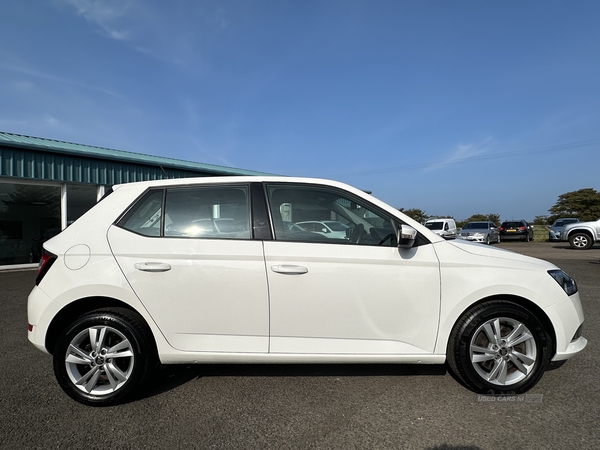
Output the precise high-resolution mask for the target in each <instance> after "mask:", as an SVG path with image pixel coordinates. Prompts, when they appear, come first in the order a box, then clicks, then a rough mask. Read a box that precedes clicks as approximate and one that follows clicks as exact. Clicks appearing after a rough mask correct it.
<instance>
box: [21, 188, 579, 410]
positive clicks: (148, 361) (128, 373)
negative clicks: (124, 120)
mask: <svg viewBox="0 0 600 450" xmlns="http://www.w3.org/2000/svg"><path fill="white" fill-rule="evenodd" d="M331 220H334V221H338V222H340V223H342V224H344V225H345V226H346V227H347V229H346V232H345V234H343V235H338V234H333V233H330V234H325V233H318V232H311V231H308V230H306V229H304V228H303V227H300V226H296V227H294V226H289V224H290V223H291V224H295V223H297V222H307V221H331ZM28 319H29V332H28V335H29V340H30V341H31V342H32V343H33V344H34V345H35V346H36V347H38V348H39V349H40V350H42V351H44V352H47V353H49V354H51V355H52V356H53V361H54V372H55V375H56V378H57V380H58V383H59V384H60V386H61V387H62V388H63V389H64V391H65V392H66V393H67V394H68V395H70V396H71V397H72V398H74V399H75V400H77V401H79V402H81V403H84V404H88V405H110V404H115V403H118V402H122V401H124V400H125V399H126V398H130V397H131V396H132V395H135V393H136V391H138V390H139V388H140V386H142V385H143V384H144V382H145V381H146V379H147V378H148V375H149V374H150V373H151V372H152V369H154V368H156V367H157V366H158V365H159V364H190V363H357V362H359V363H360V362H363V363H412V364H444V363H447V365H448V367H449V368H450V370H451V371H452V372H454V374H455V375H456V378H457V379H458V380H459V381H461V383H462V384H463V385H465V386H466V387H468V388H470V389H472V390H473V391H475V392H478V393H493V394H503V393H522V392H525V391H526V390H528V389H530V388H531V387H532V386H533V385H535V384H536V383H537V382H538V381H539V380H540V378H541V376H542V374H543V373H544V370H545V369H546V368H547V366H548V364H550V362H551V361H563V360H566V359H568V358H570V357H571V356H573V355H575V354H577V353H578V352H580V351H581V350H583V348H584V347H585V346H586V343H587V341H586V339H585V338H584V337H582V336H581V326H582V323H583V312H582V308H581V302H580V299H579V294H578V292H577V285H576V284H575V281H573V280H572V279H571V278H570V277H569V276H568V275H567V274H566V273H564V272H563V271H562V270H560V269H559V268H557V267H556V266H554V265H552V264H550V263H548V262H546V261H542V260H539V259H534V258H529V257H526V256H522V255H520V254H517V253H513V252H509V251H505V250H501V249H497V248H490V247H481V246H479V245H476V244H472V243H469V242H463V241H460V240H454V241H446V240H445V239H443V238H442V237H440V236H438V235H437V234H435V233H433V232H431V231H430V230H428V229H427V228H426V227H425V226H423V225H421V224H419V223H418V222H416V221H414V220H412V219H411V218H409V217H407V216H405V215H403V214H402V213H401V212H399V211H398V210H396V209H395V208H393V207H391V206H389V205H386V204H385V203H383V202H381V201H379V200H377V199H376V198H374V197H372V196H370V195H368V194H366V193H364V192H362V191H360V190H358V189H354V188H352V187H350V186H347V185H345V184H342V183H338V182H334V181H328V180H315V179H303V178H283V177H222V178H201V179H180V180H162V181H150V182H140V183H129V184H122V185H117V186H114V187H113V188H112V189H111V191H110V192H109V195H107V196H106V197H105V198H104V199H103V200H102V201H100V202H99V203H98V204H97V205H96V206H94V207H93V208H92V209H91V210H90V211H88V212H87V213H86V214H85V215H83V216H82V217H81V218H80V219H78V220H77V221H76V222H75V223H73V224H72V225H71V226H69V227H68V228H67V229H66V230H65V231H63V232H62V233H60V234H59V235H58V236H56V237H54V238H52V239H50V240H48V241H47V242H45V243H44V250H43V254H42V259H41V262H40V266H39V271H38V276H37V279H36V286H35V287H34V288H33V291H32V292H31V294H30V295H29V300H28Z"/></svg>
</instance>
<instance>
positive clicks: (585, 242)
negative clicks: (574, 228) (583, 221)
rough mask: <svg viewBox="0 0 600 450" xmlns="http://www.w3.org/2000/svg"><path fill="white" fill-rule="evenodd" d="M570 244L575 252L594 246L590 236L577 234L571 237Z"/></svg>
mask: <svg viewBox="0 0 600 450" xmlns="http://www.w3.org/2000/svg"><path fill="white" fill-rule="evenodd" d="M569 244H570V245H571V248H574V249H575V250H587V249H588V248H590V247H591V246H592V245H594V241H593V239H592V238H591V237H590V235H589V234H586V233H575V234H572V235H571V236H569Z"/></svg>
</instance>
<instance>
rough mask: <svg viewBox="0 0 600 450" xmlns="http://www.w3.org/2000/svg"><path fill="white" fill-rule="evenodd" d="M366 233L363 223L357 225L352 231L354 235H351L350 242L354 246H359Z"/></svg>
mask: <svg viewBox="0 0 600 450" xmlns="http://www.w3.org/2000/svg"><path fill="white" fill-rule="evenodd" d="M364 232H365V226H364V225H363V224H362V223H359V224H357V225H356V226H355V227H354V229H353V230H352V234H351V235H350V242H352V243H353V244H358V243H359V242H360V238H361V237H362V235H363V233H364Z"/></svg>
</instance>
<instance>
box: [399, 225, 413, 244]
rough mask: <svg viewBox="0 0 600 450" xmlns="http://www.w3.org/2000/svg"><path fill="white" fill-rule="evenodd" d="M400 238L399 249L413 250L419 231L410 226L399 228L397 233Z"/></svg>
mask: <svg viewBox="0 0 600 450" xmlns="http://www.w3.org/2000/svg"><path fill="white" fill-rule="evenodd" d="M396 234H397V238H398V248H412V246H413V245H414V244H415V239H416V238H417V230H415V229H414V228H413V227H410V226H408V225H400V226H398V230H397V231H396Z"/></svg>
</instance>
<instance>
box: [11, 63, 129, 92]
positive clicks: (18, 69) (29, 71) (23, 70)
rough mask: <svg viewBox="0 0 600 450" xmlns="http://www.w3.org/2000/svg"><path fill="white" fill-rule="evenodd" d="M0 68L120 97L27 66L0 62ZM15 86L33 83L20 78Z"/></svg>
mask: <svg viewBox="0 0 600 450" xmlns="http://www.w3.org/2000/svg"><path fill="white" fill-rule="evenodd" d="M0 68H2V69H5V70H10V71H11V72H17V73H20V74H23V75H28V76H31V77H35V78H41V79H44V80H49V81H54V82H57V83H61V84H68V85H71V86H75V87H78V88H81V89H86V90H90V91H97V92H102V93H103V94H107V95H110V96H113V97H118V98H122V96H121V95H119V94H115V93H114V92H112V91H109V90H107V89H103V88H99V87H97V86H93V85H89V84H84V83H80V82H78V81H75V80H71V79H68V78H62V77H57V76H54V75H49V74H48V73H46V72H39V71H36V70H33V69H29V68H27V67H24V66H21V65H13V64H0ZM17 87H18V88H19V89H21V90H32V89H33V88H34V85H33V83H31V82H29V81H24V80H21V81H17Z"/></svg>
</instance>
